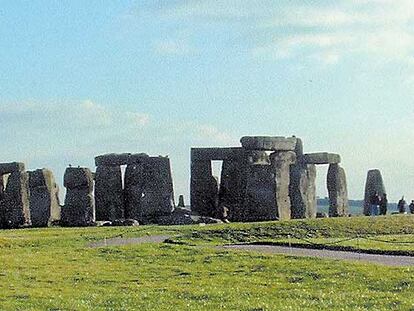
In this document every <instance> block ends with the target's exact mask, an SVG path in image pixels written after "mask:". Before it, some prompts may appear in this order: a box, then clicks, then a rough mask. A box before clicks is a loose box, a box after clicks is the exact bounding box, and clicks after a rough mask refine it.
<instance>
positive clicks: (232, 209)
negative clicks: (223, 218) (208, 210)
mask: <svg viewBox="0 0 414 311" xmlns="http://www.w3.org/2000/svg"><path fill="white" fill-rule="evenodd" d="M250 164H252V163H250ZM249 166H250V165H248V164H247V161H246V159H245V158H243V157H238V158H235V159H227V160H224V161H223V165H222V169H221V183H220V190H219V208H220V209H221V210H224V209H225V210H227V214H228V215H227V217H228V219H229V220H230V221H243V219H245V218H246V216H245V215H246V212H245V211H244V208H245V207H246V206H245V205H244V199H245V196H246V187H247V178H246V177H247V174H248V171H249ZM219 218H220V217H219Z"/></svg>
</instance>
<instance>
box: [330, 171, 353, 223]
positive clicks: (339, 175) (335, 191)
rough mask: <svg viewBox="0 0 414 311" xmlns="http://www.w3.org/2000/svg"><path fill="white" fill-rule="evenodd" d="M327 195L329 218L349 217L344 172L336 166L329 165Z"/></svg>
mask: <svg viewBox="0 0 414 311" xmlns="http://www.w3.org/2000/svg"><path fill="white" fill-rule="evenodd" d="M327 186H328V193H329V217H343V216H348V215H349V204H348V190H347V184H346V175H345V170H344V169H343V168H342V167H340V166H339V165H338V164H330V165H329V169H328V176H327Z"/></svg>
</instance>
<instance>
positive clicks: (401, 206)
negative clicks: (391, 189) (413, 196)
mask: <svg viewBox="0 0 414 311" xmlns="http://www.w3.org/2000/svg"><path fill="white" fill-rule="evenodd" d="M397 206H398V212H399V213H400V214H405V213H406V210H405V206H406V202H405V200H404V197H402V198H401V200H399V201H398V204H397ZM408 209H409V211H410V213H411V214H414V200H411V203H410V205H408Z"/></svg>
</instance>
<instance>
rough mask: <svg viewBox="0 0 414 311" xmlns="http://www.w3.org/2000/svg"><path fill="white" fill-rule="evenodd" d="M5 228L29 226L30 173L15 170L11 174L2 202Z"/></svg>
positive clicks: (2, 225)
mask: <svg viewBox="0 0 414 311" xmlns="http://www.w3.org/2000/svg"><path fill="white" fill-rule="evenodd" d="M1 209H2V218H3V220H2V224H1V227H3V228H19V227H23V226H29V225H30V224H31V222H30V208H29V174H28V173H27V172H21V171H14V172H13V173H11V174H10V176H9V179H8V182H7V186H6V190H5V192H4V199H3V200H2V202H1Z"/></svg>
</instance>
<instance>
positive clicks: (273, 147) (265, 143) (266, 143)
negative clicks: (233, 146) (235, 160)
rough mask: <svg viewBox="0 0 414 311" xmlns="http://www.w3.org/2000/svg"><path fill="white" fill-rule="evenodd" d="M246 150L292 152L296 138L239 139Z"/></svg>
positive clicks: (253, 137) (251, 137)
mask: <svg viewBox="0 0 414 311" xmlns="http://www.w3.org/2000/svg"><path fill="white" fill-rule="evenodd" d="M240 142H241V144H242V146H243V148H245V149H247V150H268V151H294V150H295V148H296V137H279V136H273V137H272V136H244V137H242V138H241V139H240Z"/></svg>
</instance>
